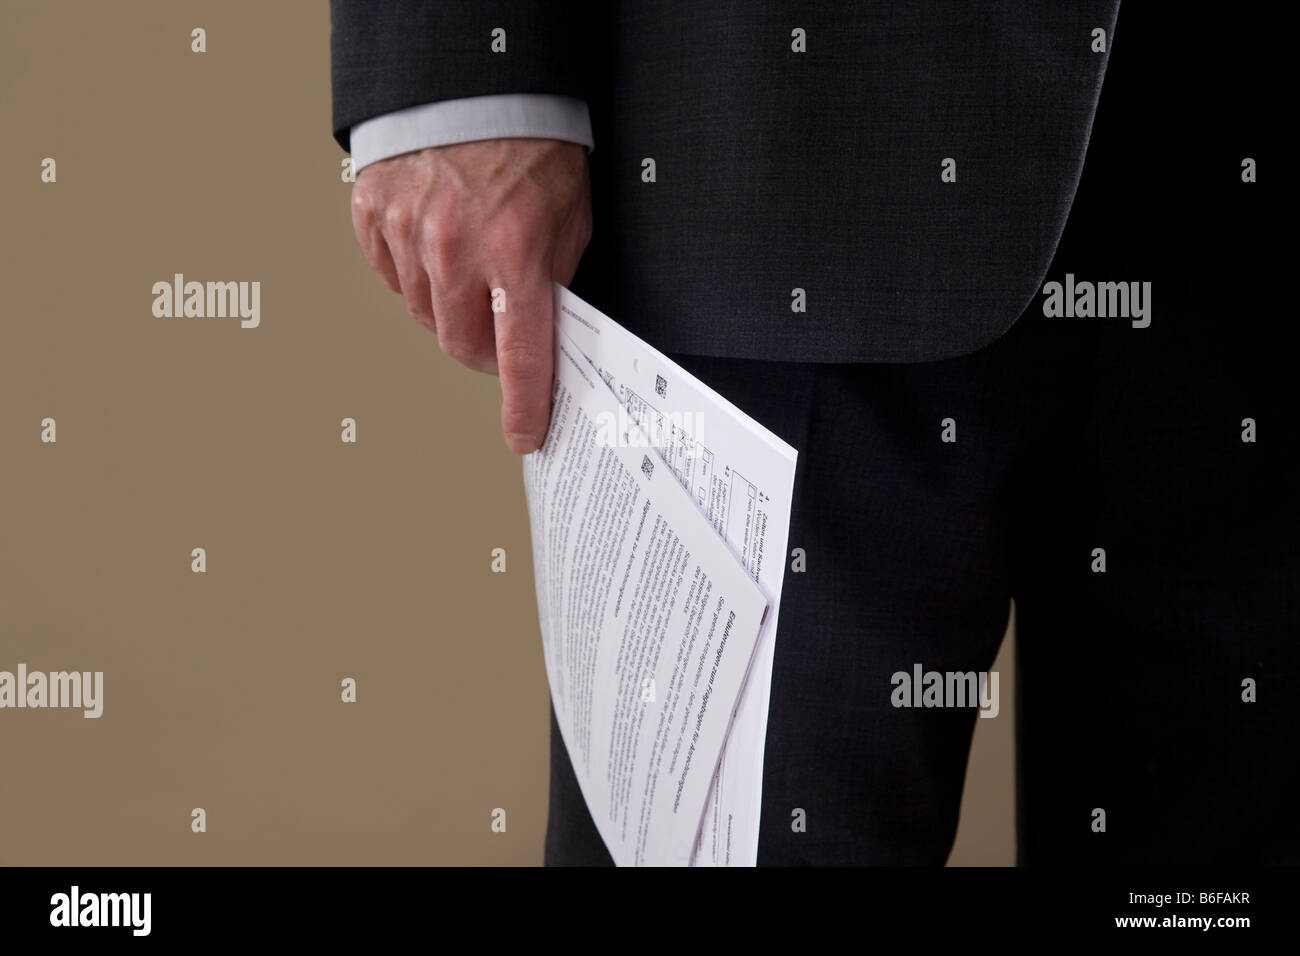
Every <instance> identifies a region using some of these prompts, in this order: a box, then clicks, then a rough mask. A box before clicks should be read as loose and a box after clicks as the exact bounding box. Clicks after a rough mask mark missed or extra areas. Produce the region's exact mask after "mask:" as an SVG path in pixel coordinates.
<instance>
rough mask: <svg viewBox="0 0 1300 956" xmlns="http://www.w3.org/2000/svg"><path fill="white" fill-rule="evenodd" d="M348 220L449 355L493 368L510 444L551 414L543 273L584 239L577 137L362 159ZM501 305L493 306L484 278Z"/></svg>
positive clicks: (524, 439)
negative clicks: (500, 296) (369, 160)
mask: <svg viewBox="0 0 1300 956" xmlns="http://www.w3.org/2000/svg"><path fill="white" fill-rule="evenodd" d="M352 225H353V227H354V228H355V229H356V232H357V239H358V240H360V242H361V248H362V250H364V252H365V254H366V258H367V259H368V260H369V261H370V265H371V267H372V268H373V269H374V270H375V271H376V272H378V273H379V274H380V276H382V277H383V279H384V281H385V282H387V283H388V285H389V288H391V289H392V290H393V291H394V292H400V293H401V294H402V296H403V297H404V298H405V299H406V307H407V309H409V310H410V313H411V315H412V317H414V318H415V320H416V321H417V322H419V323H420V324H421V325H424V326H426V327H427V328H429V329H430V330H432V331H434V332H436V333H437V334H438V344H439V345H440V346H441V347H442V350H443V351H444V352H446V353H447V354H448V355H450V356H451V357H452V358H454V359H456V360H457V361H459V362H461V363H462V364H464V365H468V366H469V367H470V368H472V369H477V370H478V371H480V372H488V373H490V374H493V375H497V374H499V375H500V376H501V428H502V431H503V432H504V433H505V436H506V444H508V445H509V446H510V448H511V450H512V451H515V452H518V453H520V454H527V453H528V452H530V451H533V450H535V449H537V448H538V447H540V446H541V444H542V441H543V440H544V439H545V437H546V429H547V425H548V424H549V422H550V414H551V374H552V371H553V369H552V363H553V352H552V345H553V340H554V334H555V333H554V326H553V325H552V315H551V311H552V305H553V303H552V293H551V280H552V279H554V280H555V281H557V282H559V283H560V284H561V285H568V284H569V281H570V280H571V279H572V278H573V274H574V272H576V271H577V268H578V260H579V259H581V258H582V253H583V250H585V249H586V248H587V242H588V241H589V240H590V239H591V187H590V183H589V180H588V176H587V149H586V147H585V146H582V145H580V144H578V143H566V142H561V141H559V140H553V139H492V140H482V141H479V142H473V143H457V144H454V145H451V146H436V147H432V148H430V149H423V150H420V151H418V152H414V153H405V154H403V155H401V156H394V157H392V158H390V159H385V160H381V161H379V162H377V163H373V164H371V165H369V166H367V167H366V168H365V169H363V170H362V171H361V174H360V175H359V176H358V177H357V182H356V185H355V186H354V187H353V189H352ZM494 289H501V290H503V292H504V298H505V311H502V312H493V311H492V290H494Z"/></svg>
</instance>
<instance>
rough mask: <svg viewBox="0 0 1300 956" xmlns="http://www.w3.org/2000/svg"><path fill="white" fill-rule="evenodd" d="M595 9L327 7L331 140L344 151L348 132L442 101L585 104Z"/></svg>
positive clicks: (511, 4) (422, 0)
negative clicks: (563, 99)
mask: <svg viewBox="0 0 1300 956" xmlns="http://www.w3.org/2000/svg"><path fill="white" fill-rule="evenodd" d="M596 6H597V4H596V3H595V2H589V0H551V2H545V0H496V2H493V0H384V2H382V3H378V2H374V0H331V2H330V20H331V32H330V60H331V75H332V87H333V126H334V138H335V140H337V141H338V143H339V145H340V146H342V147H343V148H344V149H345V150H350V149H351V142H350V135H351V129H352V127H353V126H356V125H357V124H359V123H362V122H364V121H365V120H368V119H372V118H373V117H376V116H380V115H383V114H387V113H393V112H396V111H398V110H404V109H407V108H409V107H413V106H420V105H423V104H427V103H434V102H440V101H443V100H455V99H463V98H466V97H472V96H489V95H498V94H505V93H547V94H552V95H557V96H569V97H574V98H576V99H584V100H585V99H586V98H587V95H588V88H589V85H590V81H591V80H590V69H589V66H588V64H590V63H591V62H592V61H593V58H594V54H596V53H598V51H599V49H600V47H601V46H603V44H604V39H603V38H602V37H600V36H598V35H597V34H598V33H599V26H598V24H599V17H598V16H597V12H596V9H595V8H596ZM498 31H504V34H502V33H501V32H498ZM502 44H504V52H501V51H500V47H501V45H502ZM494 46H495V47H496V48H497V49H495V50H494Z"/></svg>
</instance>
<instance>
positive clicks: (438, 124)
mask: <svg viewBox="0 0 1300 956" xmlns="http://www.w3.org/2000/svg"><path fill="white" fill-rule="evenodd" d="M350 136H351V147H352V162H353V165H354V167H355V169H356V171H357V172H361V170H362V169H364V168H365V167H366V166H368V165H370V164H371V163H374V162H377V161H379V160H381V159H387V158H388V157H389V156H397V155H398V154H400V153H409V152H411V151H413V150H417V149H425V148H427V147H430V146H447V145H449V144H451V143H468V142H471V141H472V140H476V139H500V138H503V137H509V136H531V137H540V138H542V139H562V140H565V141H566V142H571V143H581V144H583V145H584V146H586V147H587V152H588V153H590V152H591V151H592V150H593V149H595V141H594V139H593V137H592V135H591V114H590V113H589V112H588V111H587V104H586V103H585V102H583V101H582V100H580V99H575V98H574V97H572V96H555V95H552V94H549V93H506V94H502V95H499V96H468V97H465V98H464V99H457V100H441V101H439V102H437V103H425V104H423V105H421V106H412V107H409V108H407V109H404V110H397V111H396V112H393V113H385V114H384V115H382V116H376V117H373V118H372V119H368V120H365V121H364V122H361V123H358V124H357V125H356V126H354V127H352V129H351V131H350Z"/></svg>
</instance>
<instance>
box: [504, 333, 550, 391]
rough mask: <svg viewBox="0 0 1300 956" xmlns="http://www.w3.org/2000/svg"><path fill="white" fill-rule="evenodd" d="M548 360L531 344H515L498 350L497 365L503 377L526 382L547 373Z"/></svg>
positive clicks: (540, 350)
mask: <svg viewBox="0 0 1300 956" xmlns="http://www.w3.org/2000/svg"><path fill="white" fill-rule="evenodd" d="M548 358H549V356H547V355H546V354H545V353H544V352H543V351H542V349H540V348H538V347H537V346H536V345H534V344H533V343H531V342H515V343H511V344H509V345H503V346H501V348H500V349H498V350H497V364H498V365H499V367H500V369H501V374H502V376H504V377H508V378H511V379H515V380H522V381H526V382H527V381H532V380H533V379H537V378H540V377H541V376H542V375H543V374H544V373H545V371H546V367H547V360H548Z"/></svg>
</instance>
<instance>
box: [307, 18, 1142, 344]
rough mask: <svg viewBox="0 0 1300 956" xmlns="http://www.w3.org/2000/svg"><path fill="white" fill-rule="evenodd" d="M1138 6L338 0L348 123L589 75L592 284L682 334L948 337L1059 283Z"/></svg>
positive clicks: (755, 340)
mask: <svg viewBox="0 0 1300 956" xmlns="http://www.w3.org/2000/svg"><path fill="white" fill-rule="evenodd" d="M1117 8H1118V2H1117V0H1105V2H1099V0H1084V2H1071V3H1056V2H1049V0H1039V2H1023V0H1022V2H1010V3H998V4H973V3H971V4H968V3H954V2H938V0H918V2H909V3H885V4H869V3H867V4H850V5H846V4H841V3H821V4H801V3H793V2H761V3H755V2H752V0H733V2H711V3H707V4H700V3H695V2H689V0H635V2H631V0H629V2H615V3H610V4H598V3H591V4H586V3H577V4H570V5H564V4H553V3H531V2H529V3H522V2H520V3H496V4H493V3H479V2H477V0H475V2H465V3H417V2H413V0H404V2H393V3H385V4H382V5H376V4H362V3H356V2H354V0H334V4H333V23H334V30H333V40H332V50H333V63H334V74H333V75H334V129H335V136H336V138H338V140H339V142H340V143H341V144H343V145H344V146H345V147H346V142H347V131H348V130H349V129H350V128H351V126H352V125H354V124H355V123H357V122H359V121H361V120H364V119H369V118H371V117H373V116H376V115H380V114H383V113H386V112H391V111H393V110H397V109H402V108H404V107H407V106H412V105H415V104H418V103H427V102H430V101H432V100H439V99H450V98H455V97H464V96H476V95H483V94H488V93H512V92H514V93H528V92H540V93H558V94H564V95H571V96H578V97H581V98H583V99H585V100H586V101H587V102H588V105H589V107H590V109H591V115H592V128H593V132H594V135H595V139H596V151H595V152H594V153H593V154H592V157H591V171H592V189H593V193H592V202H593V209H594V214H595V233H594V235H593V237H592V242H591V245H590V247H589V249H588V251H587V254H586V257H585V258H584V260H583V266H582V268H581V269H580V271H579V274H578V276H577V277H575V279H574V281H573V283H572V288H573V290H574V291H575V292H577V293H578V294H580V295H582V296H583V297H584V298H586V299H587V300H588V301H590V302H591V303H592V304H593V305H595V306H597V307H598V308H600V309H602V310H603V311H605V312H606V313H608V314H609V315H613V316H616V317H617V318H618V320H619V321H620V322H621V323H622V324H624V325H625V326H627V327H628V328H629V329H631V330H632V331H633V332H635V333H637V334H639V335H641V336H642V337H643V338H646V339H647V340H648V341H650V342H652V343H654V344H655V345H656V346H657V347H659V348H660V349H663V350H666V351H678V352H688V353H693V354H708V355H719V356H730V357H738V358H758V359H770V360H782V359H784V360H792V361H816V362H913V361H929V360H935V359H942V358H947V357H950V356H954V355H960V354H964V353H967V352H971V351H973V350H975V349H977V348H979V347H981V346H983V345H987V344H988V343H989V342H991V341H993V340H994V339H996V338H997V337H998V336H999V335H1001V334H1002V333H1003V332H1005V331H1006V329H1007V328H1008V327H1009V326H1010V324H1011V323H1012V322H1013V321H1015V319H1016V317H1017V316H1018V315H1019V314H1020V313H1021V312H1022V311H1023V310H1024V308H1025V306H1026V305H1027V304H1028V302H1029V300H1030V299H1031V298H1032V297H1033V296H1034V295H1035V294H1036V293H1037V291H1038V288H1039V286H1040V284H1041V283H1042V280H1043V276H1044V274H1045V272H1046V270H1047V265H1048V263H1049V262H1050V260H1051V257H1052V252H1053V250H1054V249H1055V247H1056V243H1057V241H1058V240H1059V237H1060V233H1061V229H1062V228H1063V226H1064V223H1065V219H1066V216H1067V214H1068V212H1069V208H1070V203H1071V201H1072V199H1073V196H1074V191H1075V188H1076V186H1077V183H1078V176H1079V171H1080V169H1081V168H1082V164H1083V159H1084V155H1085V150H1086V147H1087V142H1088V133H1089V129H1090V126H1091V123H1092V117H1093V111H1094V109H1095V106H1096V101H1097V96H1098V92H1099V90H1100V88H1101V84H1102V80H1103V76H1104V73H1105V66H1106V56H1105V55H1103V54H1098V53H1094V52H1093V51H1092V44H1093V40H1092V31H1093V30H1095V29H1099V28H1100V29H1103V30H1105V31H1106V35H1107V36H1109V35H1110V34H1111V32H1112V30H1113V27H1114V24H1115V17H1116V11H1117ZM496 28H501V29H504V30H505V31H506V34H505V36H506V44H507V45H506V52H504V53H493V52H492V51H491V44H490V38H491V35H492V31H493V30H494V29H496ZM796 30H802V31H804V35H805V36H806V44H807V52H803V53H799V52H795V51H794V50H793V49H792V45H793V44H794V43H795V40H794V38H792V33H793V32H794V31H796ZM647 158H648V159H653V160H654V163H655V181H654V182H645V181H643V178H642V172H643V161H644V160H645V159H647ZM946 159H951V160H953V161H954V162H955V164H956V165H955V175H956V181H955V182H944V181H942V179H941V174H942V172H943V165H942V164H943V161H944V160H946ZM795 289H802V290H804V295H805V297H806V303H807V306H806V307H807V311H806V312H795V311H792V308H791V304H792V300H793V290H795Z"/></svg>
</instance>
